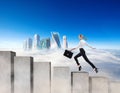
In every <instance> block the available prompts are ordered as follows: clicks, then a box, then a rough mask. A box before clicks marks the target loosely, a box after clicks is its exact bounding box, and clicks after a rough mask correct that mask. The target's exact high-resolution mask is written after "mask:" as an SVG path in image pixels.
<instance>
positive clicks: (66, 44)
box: [63, 36, 68, 49]
mask: <svg viewBox="0 0 120 93" xmlns="http://www.w3.org/2000/svg"><path fill="white" fill-rule="evenodd" d="M63 48H64V49H66V48H68V42H67V37H66V36H63Z"/></svg>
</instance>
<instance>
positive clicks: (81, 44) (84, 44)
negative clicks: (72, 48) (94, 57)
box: [76, 39, 92, 48]
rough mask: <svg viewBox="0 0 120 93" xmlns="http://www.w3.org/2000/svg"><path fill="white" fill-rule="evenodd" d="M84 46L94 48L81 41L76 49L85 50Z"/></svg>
mask: <svg viewBox="0 0 120 93" xmlns="http://www.w3.org/2000/svg"><path fill="white" fill-rule="evenodd" d="M84 46H88V47H90V48H92V47H91V46H90V45H89V44H88V43H87V42H86V41H85V40H83V39H81V40H80V42H79V45H78V46H77V47H76V48H84Z"/></svg>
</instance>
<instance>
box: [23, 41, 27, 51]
mask: <svg viewBox="0 0 120 93" xmlns="http://www.w3.org/2000/svg"><path fill="white" fill-rule="evenodd" d="M23 49H24V50H27V40H24V42H23Z"/></svg>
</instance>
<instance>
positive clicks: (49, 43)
mask: <svg viewBox="0 0 120 93" xmlns="http://www.w3.org/2000/svg"><path fill="white" fill-rule="evenodd" d="M51 35H52V40H51V39H50V38H44V39H40V36H39V35H38V34H35V35H34V38H33V40H32V39H31V38H28V39H26V40H25V41H24V44H23V48H24V50H33V49H34V50H41V49H50V48H61V43H60V36H59V33H58V32H52V33H51ZM63 48H64V49H66V48H68V43H67V37H66V36H63Z"/></svg>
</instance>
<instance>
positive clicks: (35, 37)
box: [33, 34, 40, 49]
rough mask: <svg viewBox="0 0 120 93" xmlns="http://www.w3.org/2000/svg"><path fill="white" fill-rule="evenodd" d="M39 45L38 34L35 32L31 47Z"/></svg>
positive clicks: (36, 47) (37, 47)
mask: <svg viewBox="0 0 120 93" xmlns="http://www.w3.org/2000/svg"><path fill="white" fill-rule="evenodd" d="M39 47H40V36H39V35H38V34H35V35H34V44H33V48H34V49H39Z"/></svg>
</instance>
